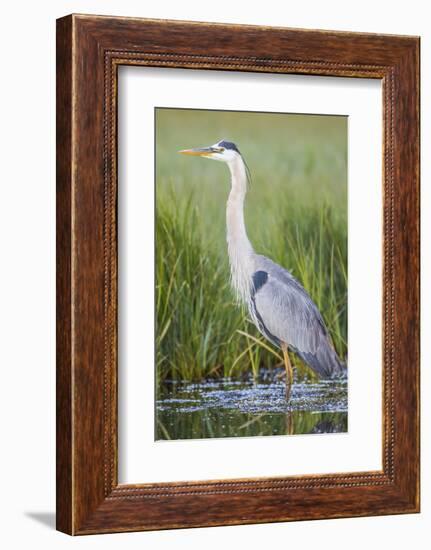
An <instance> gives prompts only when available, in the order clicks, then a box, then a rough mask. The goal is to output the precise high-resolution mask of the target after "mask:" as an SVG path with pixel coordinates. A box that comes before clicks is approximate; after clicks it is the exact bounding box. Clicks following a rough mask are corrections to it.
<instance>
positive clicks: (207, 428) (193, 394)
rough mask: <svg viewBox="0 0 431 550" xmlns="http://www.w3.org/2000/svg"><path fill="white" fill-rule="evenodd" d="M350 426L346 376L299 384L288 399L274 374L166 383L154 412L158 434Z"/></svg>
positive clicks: (318, 429)
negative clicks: (242, 378)
mask: <svg viewBox="0 0 431 550" xmlns="http://www.w3.org/2000/svg"><path fill="white" fill-rule="evenodd" d="M346 431H347V381H345V380H342V381H326V380H325V381H321V382H318V383H296V384H294V385H293V386H292V392H291V397H290V400H289V403H287V402H286V398H285V383H284V381H282V380H277V379H276V378H274V377H271V378H270V379H268V377H267V378H266V379H265V377H263V379H261V380H260V381H258V382H255V381H253V380H252V379H248V380H245V381H244V380H240V381H238V380H232V379H228V378H223V379H221V380H208V381H204V382H201V383H196V384H192V383H184V382H167V383H165V384H164V385H163V387H162V389H161V391H160V393H159V399H158V400H157V411H156V439H202V438H209V437H250V436H255V435H260V436H262V435H286V434H289V435H294V434H316V433H337V432H346Z"/></svg>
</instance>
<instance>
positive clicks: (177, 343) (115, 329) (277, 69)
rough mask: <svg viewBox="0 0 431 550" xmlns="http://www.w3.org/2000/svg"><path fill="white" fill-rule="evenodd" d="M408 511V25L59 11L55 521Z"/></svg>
mask: <svg viewBox="0 0 431 550" xmlns="http://www.w3.org/2000/svg"><path fill="white" fill-rule="evenodd" d="M212 161H216V162H212ZM418 511H419V38H417V37H411V36H392V35H391V36H389V35H377V34H357V33H343V32H332V31H315V30H313V31H311V30H297V29H288V28H272V27H257V26H238V25H225V24H210V23H192V22H181V21H158V20H149V19H129V18H117V17H99V16H89V15H70V16H67V17H64V18H62V19H59V20H58V21H57V528H58V529H59V530H60V531H63V532H65V533H68V534H73V535H75V534H76V535H77V534H91V533H104V532H119V531H139V530H150V529H169V528H176V527H198V526H211V525H232V524H244V523H262V522H274V521H291V520H304V519H319V518H338V517H348V516H365V515H380V514H398V513H414V512H418Z"/></svg>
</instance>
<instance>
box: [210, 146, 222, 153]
mask: <svg viewBox="0 0 431 550" xmlns="http://www.w3.org/2000/svg"><path fill="white" fill-rule="evenodd" d="M212 150H213V152H214V153H223V151H224V147H213V148H212Z"/></svg>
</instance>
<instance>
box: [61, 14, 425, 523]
mask: <svg viewBox="0 0 431 550" xmlns="http://www.w3.org/2000/svg"><path fill="white" fill-rule="evenodd" d="M57 52H58V56H57V74H58V81H57V101H58V107H57V211H58V222H57V246H58V248H57V253H58V271H57V289H58V292H57V303H58V315H57V342H58V356H57V358H58V361H57V364H58V367H57V527H58V529H59V530H62V531H65V532H67V533H70V534H86V533H99V532H111V531H128V530H146V529H158V528H159V529H160V528H161V529H163V528H173V527H192V526H204V525H227V524H238V523H258V522H268V521H288V520H295V519H314V518H335V517H345V516H361V515H375V514H393V513H407V512H417V511H418V510H419V435H418V429H419V418H418V415H419V393H418V392H419V337H418V330H419V107H418V101H419V40H418V39H417V38H415V37H400V36H383V35H371V34H354V33H338V32H322V31H304V30H294V29H283V28H270V27H252V26H238V25H219V24H205V23H190V22H174V21H156V20H145V19H127V18H110V17H95V16H68V17H66V18H63V19H60V20H58V33H57ZM120 65H139V66H143V67H148V66H151V67H173V68H185V69H195V70H199V69H216V70H223V71H225V70H226V71H248V72H264V73H285V74H305V75H310V74H313V75H324V76H334V77H339V76H349V77H355V78H376V79H381V80H382V83H383V104H384V109H383V112H384V120H383V127H384V136H383V140H384V162H383V166H384V173H383V193H384V218H383V219H384V227H383V232H384V263H383V289H384V293H383V312H382V315H383V346H384V349H383V377H384V379H383V404H384V410H383V441H382V456H383V462H382V463H383V469H382V471H375V472H374V471H373V472H351V473H346V474H328V475H310V476H289V477H286V478H259V479H238V480H211V481H207V482H193V481H188V482H184V483H163V480H161V482H160V483H157V484H154V483H153V484H141V485H119V484H118V476H117V468H118V439H117V423H118V418H117V227H116V216H117V203H116V201H117V86H118V79H117V75H118V67H119V66H120Z"/></svg>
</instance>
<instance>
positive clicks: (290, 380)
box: [281, 342, 293, 401]
mask: <svg viewBox="0 0 431 550" xmlns="http://www.w3.org/2000/svg"><path fill="white" fill-rule="evenodd" d="M281 349H282V351H283V358H284V367H285V369H286V401H289V398H290V392H291V389H292V383H293V369H292V364H291V363H290V359H289V353H288V348H287V345H286V344H285V343H284V342H283V343H282V344H281Z"/></svg>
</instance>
